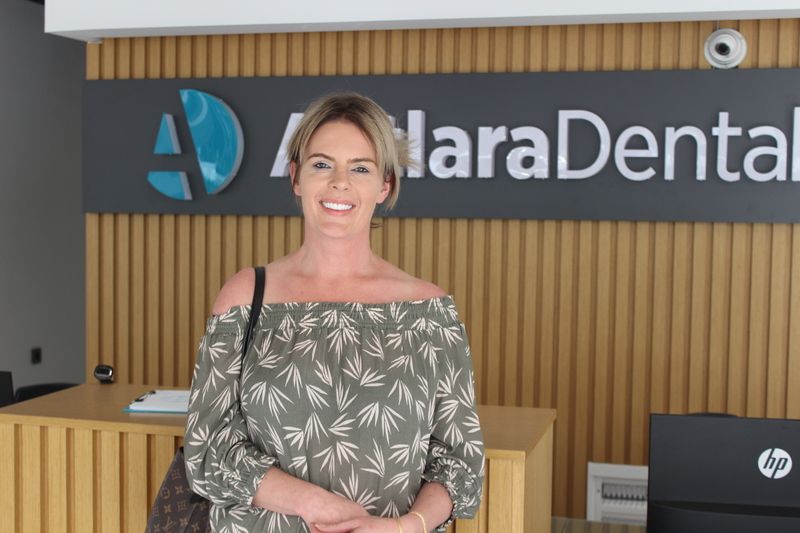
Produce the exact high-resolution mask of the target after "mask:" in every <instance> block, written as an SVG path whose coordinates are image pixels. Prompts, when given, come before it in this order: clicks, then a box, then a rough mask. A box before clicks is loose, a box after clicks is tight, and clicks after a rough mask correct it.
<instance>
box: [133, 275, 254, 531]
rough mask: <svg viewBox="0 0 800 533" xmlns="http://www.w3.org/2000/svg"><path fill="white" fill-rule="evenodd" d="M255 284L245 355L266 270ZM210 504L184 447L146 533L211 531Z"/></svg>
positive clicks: (175, 459) (160, 493)
mask: <svg viewBox="0 0 800 533" xmlns="http://www.w3.org/2000/svg"><path fill="white" fill-rule="evenodd" d="M255 271H256V285H255V290H254V291H253V304H252V307H251V308H250V320H249V322H248V325H247V332H246V334H245V338H244V343H243V344H244V346H243V348H242V356H244V354H245V353H246V352H247V347H248V346H249V344H250V338H251V337H252V334H253V328H254V327H255V325H256V322H257V321H258V315H259V314H260V313H261V302H262V301H263V298H264V278H265V271H264V267H256V269H255ZM210 508H211V502H209V501H208V500H206V499H205V498H202V497H200V496H198V495H197V494H195V493H193V492H192V489H191V487H190V486H189V480H188V478H187V477H186V460H185V458H184V456H183V447H180V448H178V451H177V452H175V457H173V459H172V464H170V465H169V470H167V475H166V476H164V481H162V482H161V488H160V489H159V490H158V495H157V496H156V500H155V502H153V507H152V508H151V509H150V516H149V517H148V519H147V528H145V533H206V532H210V531H211V526H210V523H209V519H208V514H209V510H210Z"/></svg>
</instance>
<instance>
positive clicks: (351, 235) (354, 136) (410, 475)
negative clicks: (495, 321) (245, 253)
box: [185, 94, 484, 533]
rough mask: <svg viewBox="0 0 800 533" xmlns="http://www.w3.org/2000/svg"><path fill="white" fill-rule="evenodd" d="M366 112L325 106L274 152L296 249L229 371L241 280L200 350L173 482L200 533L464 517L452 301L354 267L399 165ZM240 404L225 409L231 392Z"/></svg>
mask: <svg viewBox="0 0 800 533" xmlns="http://www.w3.org/2000/svg"><path fill="white" fill-rule="evenodd" d="M401 146H402V143H399V142H398V141H397V140H396V139H395V137H394V133H393V129H392V126H391V124H390V122H389V120H388V117H387V116H386V113H385V112H384V111H383V110H382V109H381V108H380V107H379V106H378V105H377V104H376V103H375V102H373V101H372V100H370V99H368V98H365V97H362V96H359V95H355V94H343V95H334V96H329V97H326V98H323V99H320V100H318V101H316V102H314V103H313V104H312V105H311V106H310V107H309V109H308V110H307V111H306V113H305V115H304V117H303V119H302V121H301V122H300V124H299V125H298V128H297V130H296V131H295V133H294V135H293V137H292V140H291V142H290V143H289V149H288V152H289V154H288V155H289V159H290V166H289V171H290V175H291V181H292V188H293V191H294V194H295V195H296V197H297V198H298V200H299V201H300V204H301V207H302V210H303V217H304V240H303V244H302V246H301V247H300V248H299V249H298V250H297V251H295V252H294V253H291V254H289V255H287V256H286V257H283V258H281V259H279V260H277V261H275V262H273V263H270V264H269V265H268V266H267V273H266V287H265V293H264V305H263V307H262V308H261V314H260V318H259V321H258V323H257V325H256V328H255V331H254V333H253V339H252V343H251V345H250V348H249V350H248V352H247V353H246V355H245V356H244V358H243V360H241V344H242V337H243V334H244V331H245V328H246V325H247V321H248V315H249V312H250V305H249V303H250V301H251V300H252V297H253V286H254V274H253V270H252V269H246V270H242V271H241V272H239V273H237V274H236V275H234V276H233V277H232V278H231V279H230V280H228V281H227V282H226V283H225V285H224V286H223V287H222V289H221V290H220V293H219V295H218V297H217V299H216V302H215V303H214V308H213V315H212V317H211V318H210V319H209V321H208V324H207V330H206V334H205V336H204V337H203V339H202V341H201V343H200V350H199V354H198V357H197V365H196V367H195V373H194V378H193V381H192V396H191V402H190V407H189V419H188V422H187V427H186V438H185V453H186V463H187V474H188V476H189V479H190V482H191V484H192V488H193V490H194V492H196V493H197V494H199V495H201V496H204V497H206V498H208V499H210V500H211V502H212V503H213V506H212V509H211V525H212V528H213V529H214V530H215V531H231V532H233V531H271V532H272V531H274V532H281V533H284V532H294V531H312V532H313V533H339V532H356V533H366V532H391V533H399V532H402V533H417V532H421V531H428V530H430V529H434V528H437V529H439V530H444V526H445V525H447V523H449V522H450V521H451V520H452V518H453V517H466V516H471V515H472V514H474V512H475V510H476V509H477V508H478V505H479V503H480V495H481V487H482V480H483V465H484V460H483V459H484V450H483V442H482V435H481V432H480V425H479V421H478V417H477V414H476V411H475V400H474V387H473V375H472V365H471V361H470V355H469V346H468V344H467V338H466V334H465V332H464V328H463V325H462V324H461V322H459V320H458V317H457V314H456V310H455V306H454V304H453V302H452V299H451V298H450V297H449V296H447V295H446V294H445V293H444V292H443V291H442V290H441V289H439V288H438V287H436V286H435V285H433V284H431V283H428V282H425V281H422V280H419V279H416V278H414V277H412V276H410V275H408V274H406V273H404V272H403V271H401V270H399V269H397V268H396V267H394V266H392V265H391V264H389V263H388V262H386V261H384V260H383V259H381V258H379V257H378V256H376V255H375V254H374V253H373V252H372V250H371V249H370V239H369V232H370V225H371V221H372V216H373V213H374V211H375V208H376V206H377V205H379V204H381V203H384V202H386V204H387V206H388V207H391V206H392V205H393V204H394V202H395V201H396V199H397V195H398V192H399V180H398V177H399V176H400V174H401V170H402V167H403V166H404V164H405V163H406V162H407V154H406V152H405V150H404V149H402V148H401ZM240 391H241V392H240Z"/></svg>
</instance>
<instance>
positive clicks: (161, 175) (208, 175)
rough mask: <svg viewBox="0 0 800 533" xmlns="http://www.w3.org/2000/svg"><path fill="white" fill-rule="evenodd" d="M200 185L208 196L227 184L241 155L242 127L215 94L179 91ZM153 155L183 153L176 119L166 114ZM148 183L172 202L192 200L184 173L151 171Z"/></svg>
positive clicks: (186, 90)
mask: <svg viewBox="0 0 800 533" xmlns="http://www.w3.org/2000/svg"><path fill="white" fill-rule="evenodd" d="M179 93H180V98H181V103H182V104H183V111H184V113H185V116H186V121H187V122H188V124H189V132H190V133H191V136H192V144H193V145H194V152H195V154H196V156H197V163H198V165H199V167H200V173H201V174H202V176H203V186H204V188H205V191H206V193H207V194H218V193H220V192H221V191H222V190H223V189H225V187H227V186H228V185H230V183H231V182H232V181H233V178H235V177H236V173H237V172H238V171H239V166H240V165H241V164H242V155H243V154H244V137H243V136H242V126H241V124H239V119H238V118H236V114H235V113H234V112H233V110H232V109H231V108H230V107H229V106H228V104H226V103H225V102H223V101H222V100H221V99H219V98H217V97H216V96H214V95H211V94H208V93H205V92H202V91H196V90H194V89H182V90H180V91H179ZM153 153H154V154H156V155H165V156H170V155H180V154H181V153H182V151H181V146H180V142H179V141H178V135H177V133H176V129H175V119H174V117H173V116H172V115H171V114H169V113H164V114H163V115H162V116H161V125H160V126H159V128H158V135H157V136H156V144H155V148H154V149H153ZM147 181H148V182H150V185H152V186H153V187H154V188H155V189H156V190H157V191H158V192H160V193H161V194H163V195H164V196H168V197H170V198H173V199H175V200H191V199H192V191H191V188H190V187H189V178H188V176H187V174H186V172H184V171H169V170H154V171H151V172H149V173H148V175H147Z"/></svg>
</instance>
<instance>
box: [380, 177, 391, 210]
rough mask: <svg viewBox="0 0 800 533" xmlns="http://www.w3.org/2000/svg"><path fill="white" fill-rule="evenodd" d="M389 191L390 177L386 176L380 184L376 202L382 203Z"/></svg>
mask: <svg viewBox="0 0 800 533" xmlns="http://www.w3.org/2000/svg"><path fill="white" fill-rule="evenodd" d="M390 192H392V177H391V176H386V178H385V179H384V180H383V184H382V185H381V192H380V193H378V203H379V204H382V203H383V202H384V200H386V197H387V196H389V193H390Z"/></svg>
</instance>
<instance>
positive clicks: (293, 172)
mask: <svg viewBox="0 0 800 533" xmlns="http://www.w3.org/2000/svg"><path fill="white" fill-rule="evenodd" d="M289 179H290V180H292V191H294V195H295V196H300V188H299V187H298V186H297V164H296V163H295V162H294V161H289Z"/></svg>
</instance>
